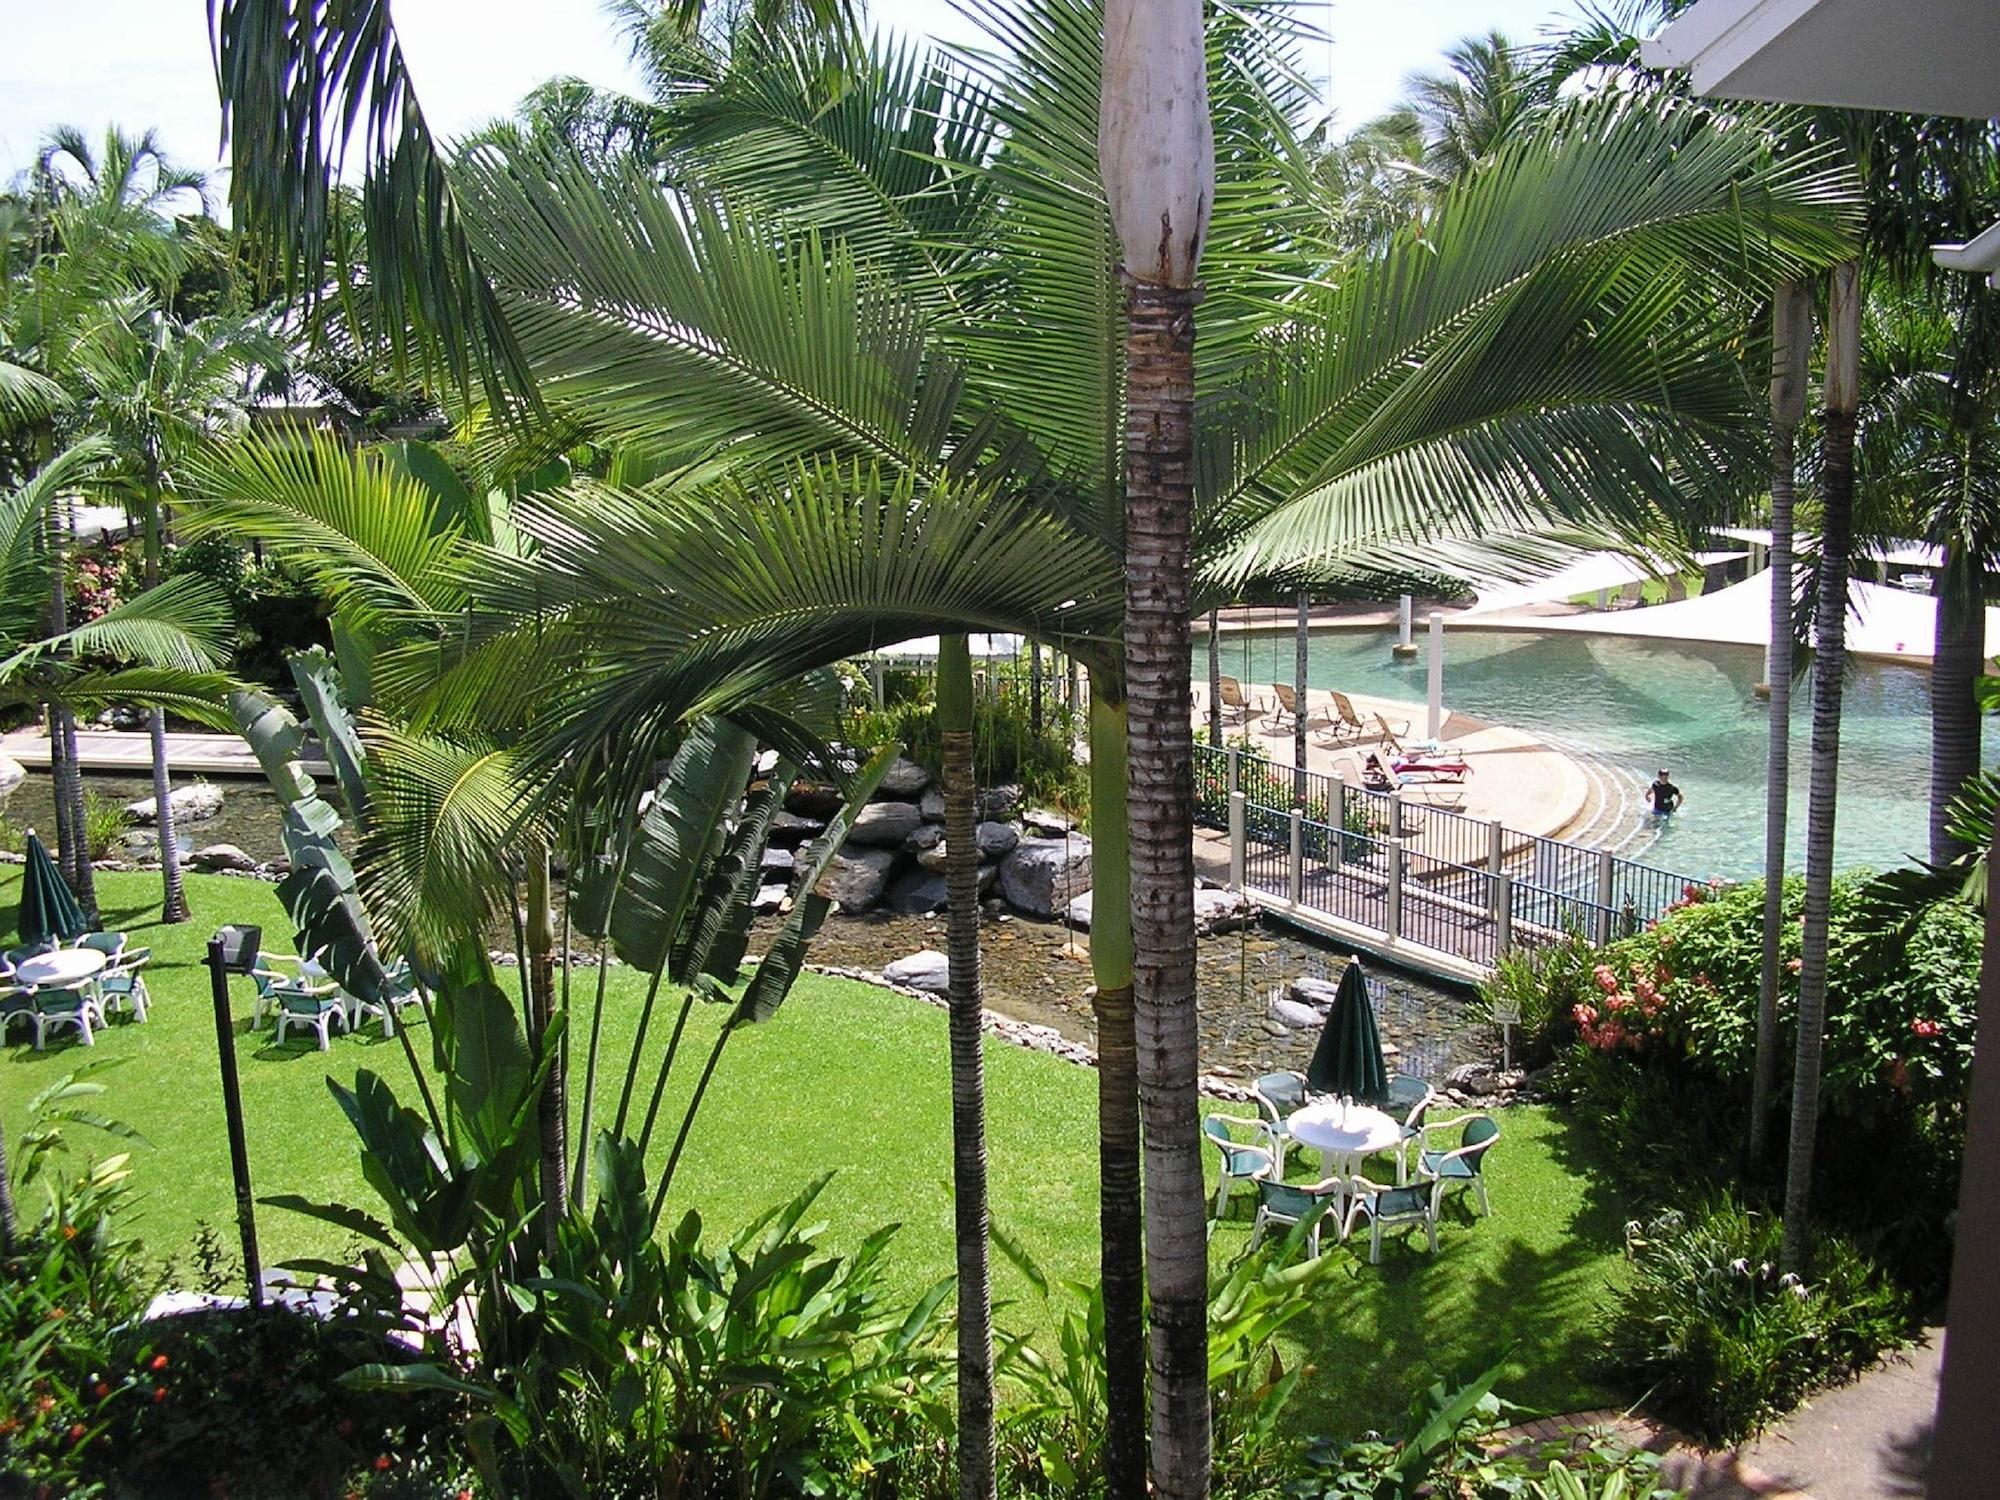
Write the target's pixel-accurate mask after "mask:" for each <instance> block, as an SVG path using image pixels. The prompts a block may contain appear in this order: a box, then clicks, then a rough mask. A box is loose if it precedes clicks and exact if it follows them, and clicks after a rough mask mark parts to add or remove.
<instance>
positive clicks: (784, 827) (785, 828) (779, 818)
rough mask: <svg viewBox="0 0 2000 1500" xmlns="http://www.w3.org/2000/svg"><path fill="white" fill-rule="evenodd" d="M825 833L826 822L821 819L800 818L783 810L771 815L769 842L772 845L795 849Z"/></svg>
mask: <svg viewBox="0 0 2000 1500" xmlns="http://www.w3.org/2000/svg"><path fill="white" fill-rule="evenodd" d="M825 832H826V821H825V819H823V818H802V817H800V816H799V815H798V814H797V813H795V812H789V811H786V810H783V809H780V810H779V811H778V812H775V813H773V814H772V815H771V842H772V843H774V844H789V845H792V846H793V847H796V846H798V845H800V844H803V843H805V842H807V841H808V840H809V839H816V838H818V837H819V836H820V835H821V834H822V833H825Z"/></svg>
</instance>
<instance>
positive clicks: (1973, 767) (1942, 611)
mask: <svg viewBox="0 0 2000 1500" xmlns="http://www.w3.org/2000/svg"><path fill="white" fill-rule="evenodd" d="M1985 637H1986V569H1985V568H1984V566H1983V565H1982V564H1981V561H1980V558H1979V555H1978V554H1977V553H1976V552H1972V551H1969V550H1968V549H1967V548H1966V547H1965V546H1964V544H1963V543H1961V542H1958V541H1955V540H1954V541H1950V542H1947V543H1945V547H1944V567H1943V569H1942V570H1941V577H1940V581H1939V586H1938V597H1937V640H1936V645H1935V648H1934V650H1933V653H1932V656H1931V829H1930V835H1931V836H1930V856H1931V863H1932V864H1937V865H1942V864H1949V863H1950V862H1951V861H1952V860H1955V859H1957V858H1958V857H1959V856H1960V855H1961V854H1964V853H1965V852H1966V848H1967V846H1966V845H1965V844H1964V843H1962V842H1961V841H1960V840H1958V839H1956V838H1954V837H1953V836H1952V832H1951V806H1952V803H1953V802H1954V801H1956V800H1957V798H1958V794H1959V793H1960V792H1961V791H1963V790H1964V789H1965V785H1966V783H1967V782H1969V781H1971V780H1972V779H1973V778H1974V777H1976V776H1977V775H1978V774H1979V731H1980V722H1979V701H1978V698H1977V696H1976V689H1977V685H1978V682H1979V672H1980V667H1981V665H1982V658H1983V657H1984V656H1985V654H1986V639H1985Z"/></svg>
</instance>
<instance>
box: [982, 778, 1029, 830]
mask: <svg viewBox="0 0 2000 1500" xmlns="http://www.w3.org/2000/svg"><path fill="white" fill-rule="evenodd" d="M1021 796H1022V793H1021V789H1020V787H1018V786H1015V785H1013V784H1011V783H1007V784H1003V785H1001V786H990V787H988V788H987V789H986V790H985V791H983V792H981V793H980V794H979V799H978V800H979V819H980V821H981V822H983V823H1004V822H1006V821H1007V820H1008V819H1009V818H1011V817H1013V816H1014V814H1015V812H1016V811H1017V810H1018V809H1019V808H1020V806H1021Z"/></svg>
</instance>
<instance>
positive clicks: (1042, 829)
mask: <svg viewBox="0 0 2000 1500" xmlns="http://www.w3.org/2000/svg"><path fill="white" fill-rule="evenodd" d="M1021 821H1022V822H1023V823H1026V824H1027V825H1028V827H1029V829H1030V830H1032V831H1033V832H1035V833H1039V834H1041V835H1042V836H1043V837H1044V838H1060V837H1062V835H1064V834H1066V833H1069V832H1071V831H1073V830H1074V829H1075V828H1076V819H1074V818H1071V817H1066V816H1065V815H1064V814H1062V813H1059V812H1053V811H1051V810H1050V809H1048V808H1046V807H1035V808H1030V809H1029V810H1028V812H1027V814H1026V816H1024V817H1023V818H1022V819H1021Z"/></svg>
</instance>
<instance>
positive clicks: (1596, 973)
mask: <svg viewBox="0 0 2000 1500" xmlns="http://www.w3.org/2000/svg"><path fill="white" fill-rule="evenodd" d="M1590 977H1591V978H1592V979H1595V980H1596V981H1597V987H1598V988H1599V989H1600V990H1603V991H1604V993H1605V994H1607V995H1615V994H1617V993H1618V976H1617V975H1616V974H1615V973H1613V972H1612V969H1611V965H1609V964H1599V965H1598V966H1597V967H1596V968H1594V969H1592V970H1591V971H1590Z"/></svg>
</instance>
